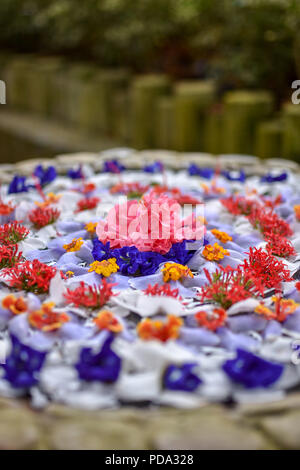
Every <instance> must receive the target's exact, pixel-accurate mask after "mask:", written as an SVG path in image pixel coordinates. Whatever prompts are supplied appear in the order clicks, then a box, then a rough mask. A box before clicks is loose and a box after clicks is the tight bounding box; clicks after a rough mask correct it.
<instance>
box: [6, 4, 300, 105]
mask: <svg viewBox="0 0 300 470" xmlns="http://www.w3.org/2000/svg"><path fill="white" fill-rule="evenodd" d="M0 47H1V49H2V50H3V49H5V50H12V51H17V52H34V53H41V54H43V55H45V54H63V55H67V56H68V57H70V58H72V59H76V60H77V59H78V60H87V61H90V60H93V61H94V62H96V63H98V64H100V65H103V66H124V65H125V66H130V67H131V68H133V70H135V71H137V72H148V71H149V72H150V71H160V72H166V73H168V74H170V75H171V76H174V77H175V78H183V77H198V78H205V77H214V78H217V79H218V81H219V86H220V90H227V89H231V88H239V87H248V88H268V89H271V90H273V91H274V92H275V93H276V96H277V99H278V101H279V102H280V101H281V100H283V99H284V98H285V97H286V95H287V94H290V84H291V81H292V80H294V79H296V78H297V68H298V76H299V75H300V1H299V0H1V2H0Z"/></svg>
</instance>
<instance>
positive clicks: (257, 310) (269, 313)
mask: <svg viewBox="0 0 300 470" xmlns="http://www.w3.org/2000/svg"><path fill="white" fill-rule="evenodd" d="M254 312H255V313H258V314H259V315H264V316H265V317H267V318H273V317H274V312H272V310H270V309H269V308H268V307H266V306H265V305H263V304H259V305H258V306H257V307H255V309H254Z"/></svg>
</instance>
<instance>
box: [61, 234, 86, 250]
mask: <svg viewBox="0 0 300 470" xmlns="http://www.w3.org/2000/svg"><path fill="white" fill-rule="evenodd" d="M82 245H83V240H82V237H80V238H73V240H72V241H71V243H67V244H66V245H63V249H64V250H66V251H68V252H71V251H79V250H80V248H81V247H82Z"/></svg>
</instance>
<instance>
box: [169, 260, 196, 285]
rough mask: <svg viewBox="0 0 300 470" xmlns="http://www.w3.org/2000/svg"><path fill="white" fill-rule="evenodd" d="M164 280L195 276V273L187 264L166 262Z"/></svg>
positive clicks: (177, 279)
mask: <svg viewBox="0 0 300 470" xmlns="http://www.w3.org/2000/svg"><path fill="white" fill-rule="evenodd" d="M162 273H163V279H164V282H169V281H179V280H181V279H182V278H184V277H188V276H190V277H194V275H193V273H192V272H191V270H190V269H189V268H188V267H187V266H183V265H182V264H179V263H165V265H164V267H163V268H162Z"/></svg>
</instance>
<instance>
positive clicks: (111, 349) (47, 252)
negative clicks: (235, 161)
mask: <svg viewBox="0 0 300 470" xmlns="http://www.w3.org/2000/svg"><path fill="white" fill-rule="evenodd" d="M97 168H98V171H95V169H94V168H93V167H92V166H89V165H80V166H79V167H70V168H66V167H65V166H64V168H63V169H61V168H55V167H54V166H50V167H47V168H46V167H43V166H42V165H39V166H38V167H36V168H35V170H34V172H33V174H32V176H31V177H25V176H21V175H13V176H12V179H11V182H10V184H3V185H2V186H1V188H0V189H1V191H0V282H1V285H0V327H1V328H0V342H1V346H3V347H2V349H1V350H3V351H4V357H0V362H1V364H0V395H4V396H10V397H19V396H26V397H30V399H31V405H32V406H33V407H37V408H43V407H46V406H47V405H48V404H49V403H50V402H51V401H53V402H59V403H64V404H68V405H70V406H76V407H82V408H85V409H97V408H105V407H116V406H121V405H122V403H131V404H138V405H140V404H147V403H149V404H150V403H154V404H156V405H171V406H180V407H185V406H189V407H191V406H198V405H200V404H201V403H203V401H206V402H215V401H219V402H228V401H229V400H230V402H236V403H239V402H245V401H247V400H248V398H249V400H253V399H255V400H260V401H268V400H277V399H280V398H282V397H283V395H284V394H285V393H287V392H288V391H289V390H290V389H292V388H294V387H295V386H298V384H299V383H300V374H299V364H300V360H298V359H299V358H300V356H299V357H298V349H300V342H299V340H300V336H299V335H300V282H299V278H300V274H299V273H300V257H299V252H300V235H299V228H300V209H299V208H300V191H299V176H298V175H297V174H295V173H294V174H293V173H291V172H288V171H285V172H284V175H285V176H284V178H283V177H281V174H280V173H278V172H277V173H274V172H271V173H268V174H266V175H264V176H262V177H257V176H249V175H247V171H246V170H245V171H244V170H241V171H239V172H232V171H228V170H227V169H226V168H224V169H221V168H220V167H218V168H206V167H199V166H197V165H196V164H195V163H193V164H191V165H190V166H189V167H188V168H186V169H181V170H177V171H175V170H171V169H168V168H167V165H166V164H165V163H162V162H159V161H158V162H153V163H151V164H150V163H148V164H147V165H146V166H145V167H144V168H143V169H135V170H132V169H130V170H127V169H126V164H124V163H123V160H121V159H120V161H119V160H117V159H114V160H105V161H104V163H103V167H102V169H101V170H100V171H99V165H98V166H97Z"/></svg>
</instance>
